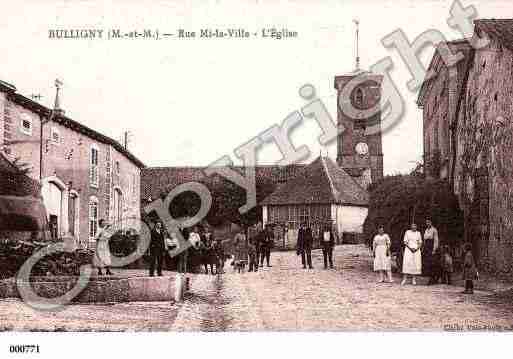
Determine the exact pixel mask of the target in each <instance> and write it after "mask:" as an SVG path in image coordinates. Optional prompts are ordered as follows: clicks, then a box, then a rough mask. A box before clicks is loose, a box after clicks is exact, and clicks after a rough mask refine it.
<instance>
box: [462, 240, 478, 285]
mask: <svg viewBox="0 0 513 359" xmlns="http://www.w3.org/2000/svg"><path fill="white" fill-rule="evenodd" d="M464 255H465V257H464V258H465V259H464V260H463V280H465V290H464V291H463V294H473V293H474V280H475V279H477V278H478V273H477V268H476V263H475V262H474V255H473V254H472V244H470V243H467V244H465V254H464Z"/></svg>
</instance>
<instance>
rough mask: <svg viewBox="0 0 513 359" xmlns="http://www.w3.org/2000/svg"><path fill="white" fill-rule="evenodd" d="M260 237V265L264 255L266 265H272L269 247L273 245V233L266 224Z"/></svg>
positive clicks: (261, 265)
mask: <svg viewBox="0 0 513 359" xmlns="http://www.w3.org/2000/svg"><path fill="white" fill-rule="evenodd" d="M261 239H262V242H261V247H260V251H261V253H262V257H261V259H260V267H263V266H264V257H265V260H266V263H267V266H268V267H272V265H270V261H271V248H272V247H273V245H274V234H273V232H272V231H271V230H270V229H269V226H267V227H266V228H265V229H264V231H263V233H262V238H261Z"/></svg>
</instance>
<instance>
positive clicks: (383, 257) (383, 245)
mask: <svg viewBox="0 0 513 359" xmlns="http://www.w3.org/2000/svg"><path fill="white" fill-rule="evenodd" d="M390 245H391V242H390V237H389V235H388V234H386V233H385V229H384V228H383V226H379V227H378V234H376V235H375V236H374V240H373V241H372V253H373V254H374V271H375V272H378V273H379V277H378V283H383V282H385V273H386V274H387V276H388V280H387V282H388V283H393V280H392V264H391V262H390Z"/></svg>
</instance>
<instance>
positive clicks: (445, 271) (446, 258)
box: [441, 245, 454, 285]
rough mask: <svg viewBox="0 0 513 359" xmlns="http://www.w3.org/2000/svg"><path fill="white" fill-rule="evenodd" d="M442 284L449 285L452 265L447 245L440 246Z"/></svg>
mask: <svg viewBox="0 0 513 359" xmlns="http://www.w3.org/2000/svg"><path fill="white" fill-rule="evenodd" d="M441 259H442V283H446V284H449V285H450V284H451V275H452V272H453V270H454V269H453V264H452V257H451V251H450V248H449V246H448V245H444V246H442V258H441Z"/></svg>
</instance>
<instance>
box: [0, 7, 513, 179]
mask: <svg viewBox="0 0 513 359" xmlns="http://www.w3.org/2000/svg"><path fill="white" fill-rule="evenodd" d="M184 3H185V4H182V2H180V1H163V0H161V1H159V0H153V1H148V0H146V1H144V0H142V1H141V0H140V1H135V0H117V1H114V0H111V1H85V0H84V1H82V0H80V1H79V0H76V1H54V0H38V1H36V0H25V1H5V2H4V3H3V5H2V16H1V17H0V39H1V41H0V49H1V50H2V65H1V66H0V79H1V80H4V81H7V82H9V83H11V84H13V85H15V86H16V87H17V89H18V92H20V93H22V94H24V95H26V96H29V95H31V94H41V95H42V96H43V97H42V99H41V100H40V102H41V103H42V104H43V105H46V106H50V107H51V106H52V104H53V101H54V96H55V87H54V80H55V79H56V78H59V79H60V80H61V81H63V83H64V86H63V89H62V92H61V104H62V107H63V109H64V110H65V111H66V115H68V116H69V117H71V118H73V119H74V120H76V121H79V122H81V123H83V124H84V125H86V126H88V127H91V128H93V129H95V130H97V131H99V132H101V133H103V134H105V135H107V136H110V137H112V138H115V139H120V138H121V136H122V133H123V131H130V133H131V137H130V143H129V149H130V151H131V152H133V153H134V154H135V155H136V156H137V157H138V158H139V159H141V160H142V161H143V162H144V163H145V164H146V165H147V166H206V165H208V164H210V163H212V162H213V161H215V160H217V159H218V158H220V157H221V156H224V155H229V156H231V157H232V159H233V160H234V162H235V164H241V163H240V162H238V160H237V158H236V157H235V156H234V154H233V151H234V150H235V149H236V148H237V147H239V146H240V145H242V144H244V143H246V142H247V141H249V140H250V139H252V138H253V137H255V136H257V135H258V134H260V133H261V132H263V131H264V130H266V129H267V128H269V127H270V126H272V125H274V124H280V123H281V122H282V121H283V120H284V119H285V118H286V117H287V115H289V114H290V113H292V112H294V111H297V110H299V109H301V107H302V106H304V105H305V104H306V101H305V100H303V99H302V98H301V97H300V96H299V95H298V90H299V88H300V87H301V86H302V85H304V84H307V83H309V84H312V85H313V86H314V87H315V88H316V91H317V93H318V95H319V97H320V99H321V100H322V101H323V102H324V103H325V104H326V107H327V108H328V110H329V111H330V113H331V115H332V116H333V118H336V91H335V89H334V87H333V81H334V76H336V75H342V74H346V73H349V72H351V71H352V70H353V69H354V62H355V59H354V57H355V55H354V52H355V51H354V43H355V40H354V36H355V35H354V23H353V19H358V20H359V21H360V58H361V67H362V68H364V69H366V68H369V67H370V66H371V65H372V64H374V63H376V62H378V61H379V60H381V59H382V58H384V57H386V56H390V57H391V59H392V60H393V62H394V68H393V70H392V72H391V76H392V79H393V81H394V83H395V84H396V85H397V88H398V89H399V91H400V92H401V95H402V97H403V99H404V102H405V104H406V112H405V114H404V116H403V119H402V120H401V122H400V123H399V124H398V125H397V126H395V127H394V128H393V130H391V131H389V132H387V133H385V134H383V153H384V170H385V174H394V173H405V172H408V171H410V170H411V169H412V168H413V167H415V164H416V162H418V161H421V159H422V113H421V110H420V109H418V107H417V105H416V103H415V101H416V96H417V94H416V93H415V92H411V91H409V90H408V89H407V86H406V83H407V81H408V80H409V79H410V78H411V75H410V73H409V72H408V69H407V67H406V65H405V64H404V62H402V60H401V57H400V56H399V54H398V53H397V52H396V51H394V50H391V49H387V48H385V47H384V46H383V45H382V44H381V39H382V38H383V37H384V36H386V35H388V34H390V33H391V32H393V31H394V30H397V29H402V30H403V31H404V32H405V33H406V35H407V37H408V38H409V39H410V41H413V40H414V39H415V38H416V37H417V36H418V35H420V34H421V33H422V32H423V31H426V30H428V29H431V28H433V29H437V30H439V31H441V32H442V33H443V34H444V35H445V37H446V38H447V39H448V40H452V39H457V38H461V34H459V33H458V32H456V31H455V30H454V29H451V28H450V27H449V26H448V25H447V18H448V17H449V9H450V6H451V2H450V1H441V0H394V1H391V0H383V1H377V0H367V1H366V0H346V1H341V0H339V1H331V0H328V1H313V0H312V1H306V0H303V1H301V0H296V1H292V0H289V1H249V0H248V1H224V0H218V1H187V2H184ZM462 4H463V5H464V6H468V5H474V6H475V7H476V9H477V13H478V17H480V18H500V17H504V16H505V15H510V14H511V7H512V5H511V1H510V0H505V1H502V0H489V1H462ZM273 27H275V28H277V29H282V28H286V29H288V30H290V31H296V32H297V33H298V37H297V38H293V39H282V40H272V39H262V38H251V39H199V38H196V39H176V38H171V39H161V40H146V39H120V40H107V39H104V40H98V39H96V40H90V39H62V40H56V39H49V36H48V35H49V30H52V29H103V30H104V31H107V30H108V29H120V30H121V31H122V32H128V31H132V30H137V31H143V30H144V29H150V30H156V29H158V30H159V31H160V32H161V33H166V32H168V33H176V32H177V31H178V29H184V30H188V31H196V32H199V30H200V29H203V28H211V29H215V28H220V29H228V28H244V29H246V30H248V31H250V32H257V31H261V29H263V28H273ZM432 52H433V50H432V48H427V49H426V50H425V51H424V52H423V53H422V59H423V62H424V64H425V65H426V66H427V64H428V63H429V60H430V57H431V55H432ZM320 133H321V130H320V128H319V127H318V125H317V124H316V123H315V122H314V121H312V120H304V121H303V122H302V123H301V125H300V126H298V128H297V129H296V130H294V132H293V133H292V142H293V143H294V145H295V146H296V147H299V146H301V145H306V146H308V148H309V150H310V153H311V155H310V157H309V158H308V159H306V160H305V162H307V163H308V162H309V161H311V160H313V159H314V158H315V157H317V156H318V155H319V153H321V152H322V153H323V154H325V153H328V154H329V155H330V157H332V158H333V159H335V158H336V145H335V143H332V144H330V145H328V146H326V147H324V146H321V145H320V144H319V143H318V140H317V139H318V137H319V135H320ZM257 158H258V164H273V163H276V162H278V161H279V160H280V159H281V154H280V152H279V151H278V148H277V147H276V146H275V145H273V144H271V143H270V144H268V145H265V146H264V147H263V148H262V150H261V151H259V153H258V157H257Z"/></svg>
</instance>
